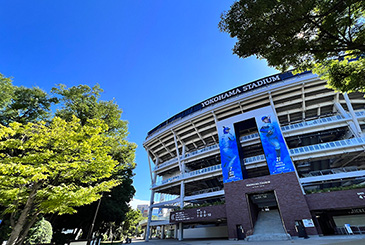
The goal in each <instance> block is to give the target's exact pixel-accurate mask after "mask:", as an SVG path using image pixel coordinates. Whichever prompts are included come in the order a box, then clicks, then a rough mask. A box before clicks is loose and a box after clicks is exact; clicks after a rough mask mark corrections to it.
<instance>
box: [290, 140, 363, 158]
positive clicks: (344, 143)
mask: <svg viewBox="0 0 365 245" xmlns="http://www.w3.org/2000/svg"><path fill="white" fill-rule="evenodd" d="M364 144H365V137H362V138H352V139H345V140H339V141H332V142H327V143H321V144H316V145H309V146H302V147H298V148H294V149H290V150H289V151H290V155H291V156H296V155H302V154H306V153H309V152H319V151H323V150H329V149H336V148H344V147H350V146H357V145H358V146H361V145H364Z"/></svg>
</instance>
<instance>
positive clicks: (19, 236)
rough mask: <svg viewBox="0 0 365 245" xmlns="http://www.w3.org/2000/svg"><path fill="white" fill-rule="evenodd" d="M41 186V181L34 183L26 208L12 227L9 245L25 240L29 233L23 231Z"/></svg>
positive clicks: (15, 244)
mask: <svg viewBox="0 0 365 245" xmlns="http://www.w3.org/2000/svg"><path fill="white" fill-rule="evenodd" d="M39 186H40V183H36V184H34V186H33V188H32V190H31V191H30V194H29V197H28V200H27V202H26V204H25V206H24V209H23V210H22V211H21V213H20V217H19V219H18V220H17V222H16V224H15V226H14V227H12V231H11V234H10V237H9V240H8V242H7V245H17V244H19V243H18V242H20V241H22V240H24V238H23V237H25V236H26V235H27V234H25V233H24V232H22V231H23V230H24V228H26V227H25V225H26V224H27V218H28V216H29V214H30V213H31V211H32V207H33V202H34V199H35V196H36V193H37V190H38V187H39ZM34 215H36V214H34ZM27 233H28V232H27Z"/></svg>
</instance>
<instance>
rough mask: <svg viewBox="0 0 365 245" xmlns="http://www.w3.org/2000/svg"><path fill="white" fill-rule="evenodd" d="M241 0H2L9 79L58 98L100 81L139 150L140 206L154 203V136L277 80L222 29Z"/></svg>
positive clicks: (2, 69) (0, 67)
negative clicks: (61, 90) (233, 94)
mask: <svg viewBox="0 0 365 245" xmlns="http://www.w3.org/2000/svg"><path fill="white" fill-rule="evenodd" d="M232 3H233V0H209V1H207V0H185V1H176V0H164V1H158V0H154V1H151V0H143V1H142V0H140V1H138V0H118V1H116V0H108V1H101V0H100V1H93V0H88V1H87V0H84V1H58V0H53V1H49V0H37V1H26V0H23V1H17V0H12V1H10V0H7V1H5V0H0V11H1V12H0V13H1V14H0V33H1V38H0V57H1V59H0V73H2V74H4V75H5V76H12V77H13V81H14V84H15V85H18V86H20V85H24V86H28V87H31V86H38V87H40V88H42V89H44V90H45V91H47V92H49V91H50V89H51V88H52V87H53V86H54V85H55V84H59V83H63V84H66V85H67V86H74V85H78V84H87V85H89V86H93V85H95V84H96V83H99V84H100V86H101V87H102V88H103V89H104V93H103V95H102V99H104V100H111V99H113V98H114V99H115V101H116V102H117V104H118V105H119V106H120V107H121V108H122V109H123V111H124V112H123V115H122V118H123V119H125V120H128V121H129V132H130V135H129V140H130V141H132V142H135V143H137V144H138V146H139V147H138V149H137V154H136V155H137V157H136V162H137V168H136V170H135V173H136V175H135V177H134V185H135V188H136V190H137V193H136V196H135V199H136V200H149V198H150V190H149V188H150V183H151V182H150V175H149V169H148V160H147V154H146V153H145V151H144V149H143V146H142V144H143V141H144V139H145V137H146V135H147V132H148V131H149V130H151V129H152V128H154V127H155V126H157V125H158V124H159V123H161V122H163V121H164V120H166V119H168V118H169V117H171V116H173V115H174V114H177V113H178V112H180V111H182V110H184V109H186V108H188V107H190V106H192V105H194V104H196V103H198V102H201V101H203V100H205V99H207V98H209V97H212V96H213V95H216V94H218V93H221V92H223V91H226V90H228V89H230V88H233V87H236V86H239V85H241V84H244V83H247V82H250V81H253V80H256V79H259V78H262V77H265V76H268V75H270V74H274V73H277V71H276V70H274V69H273V68H269V67H268V66H267V64H266V62H265V61H262V60H257V59H255V58H254V57H251V58H248V59H239V58H238V57H237V56H235V55H233V54H232V48H233V45H234V43H235V40H234V39H232V38H230V37H229V35H228V34H227V33H221V32H220V31H219V29H218V22H219V20H220V15H221V13H222V12H223V11H225V10H228V9H229V7H230V5H231V4H232Z"/></svg>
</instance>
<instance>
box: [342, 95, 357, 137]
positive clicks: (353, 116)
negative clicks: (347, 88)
mask: <svg viewBox="0 0 365 245" xmlns="http://www.w3.org/2000/svg"><path fill="white" fill-rule="evenodd" d="M343 97H344V98H345V101H346V105H347V108H348V110H349V112H350V115H351V118H352V121H353V122H354V124H355V127H356V130H357V132H356V136H357V137H362V131H361V127H360V124H359V121H358V120H357V118H356V115H355V112H354V108H352V105H351V101H350V98H349V96H348V95H347V93H344V94H343Z"/></svg>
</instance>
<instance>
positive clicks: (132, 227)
mask: <svg viewBox="0 0 365 245" xmlns="http://www.w3.org/2000/svg"><path fill="white" fill-rule="evenodd" d="M142 220H143V216H142V213H141V211H139V210H134V209H132V208H131V209H130V210H129V211H128V213H127V215H126V219H125V221H124V223H123V235H125V236H131V235H134V234H135V233H136V231H137V226H138V224H139V222H140V221H142Z"/></svg>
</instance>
